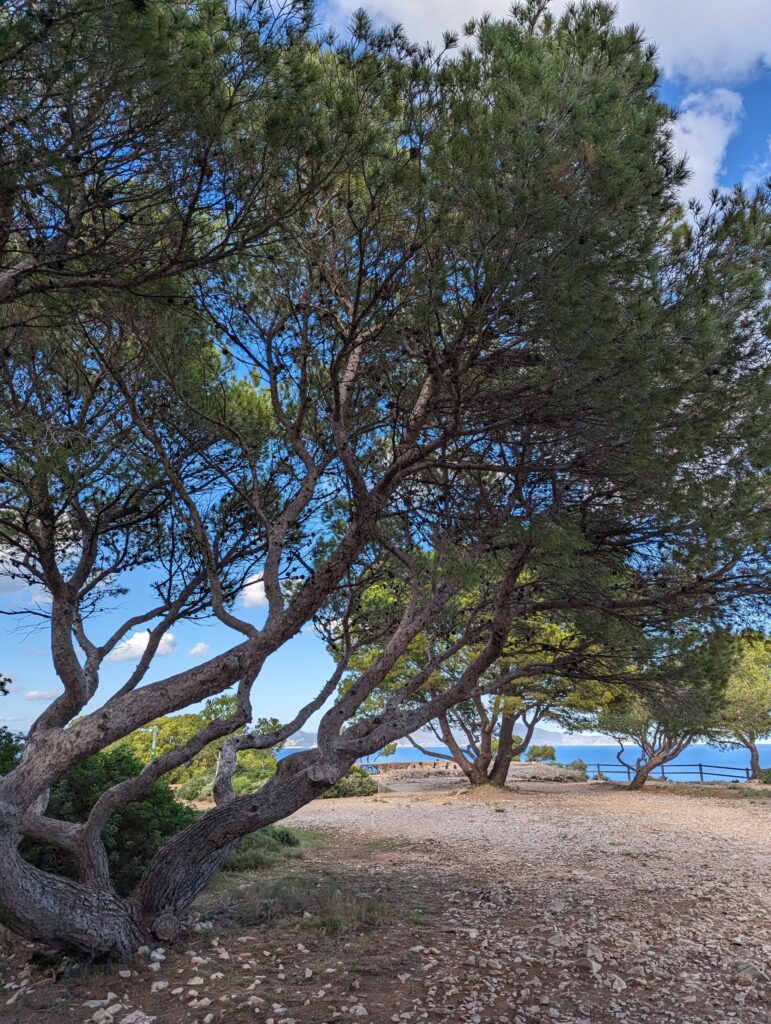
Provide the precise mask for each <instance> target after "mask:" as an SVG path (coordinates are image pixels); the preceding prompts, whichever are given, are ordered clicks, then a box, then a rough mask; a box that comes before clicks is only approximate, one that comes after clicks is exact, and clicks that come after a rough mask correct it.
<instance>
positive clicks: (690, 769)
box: [586, 762, 752, 782]
mask: <svg viewBox="0 0 771 1024" xmlns="http://www.w3.org/2000/svg"><path fill="white" fill-rule="evenodd" d="M586 770H587V773H588V774H589V775H590V776H591V777H593V778H595V779H596V778H603V777H606V776H609V775H623V776H626V778H627V779H628V780H629V781H630V782H631V781H632V779H633V778H634V775H635V770H634V768H630V767H629V766H628V765H620V764H619V763H618V762H616V763H615V764H613V763H611V764H600V763H596V764H587V766H586ZM683 775H689V776H696V775H698V777H699V782H707V781H709V779H717V778H721V779H730V780H731V781H733V782H745V781H747V780H748V779H750V778H752V772H751V771H750V769H749V768H734V767H732V766H731V765H726V764H667V765H664V764H662V765H660V766H659V767H658V768H654V770H653V771H652V772H651V774H650V776H649V778H651V779H663V780H664V781H665V782H695V781H696V780H695V779H694V778H688V779H684V778H682V776H683ZM677 776H680V778H678V777H677Z"/></svg>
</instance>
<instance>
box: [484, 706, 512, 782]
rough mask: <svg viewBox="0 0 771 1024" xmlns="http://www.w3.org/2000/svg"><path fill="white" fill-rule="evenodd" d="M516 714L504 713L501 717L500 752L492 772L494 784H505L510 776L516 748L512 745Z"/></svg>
mask: <svg viewBox="0 0 771 1024" xmlns="http://www.w3.org/2000/svg"><path fill="white" fill-rule="evenodd" d="M515 722H516V716H515V715H503V716H502V717H501V728H500V731H499V733H498V752H497V754H496V755H495V763H494V764H493V770H492V771H491V772H490V782H491V783H492V784H493V785H494V786H505V785H506V779H507V778H508V777H509V768H511V762H512V760H513V759H514V749H513V747H512V745H511V741H512V738H513V736H514V724H515Z"/></svg>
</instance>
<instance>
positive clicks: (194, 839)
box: [0, 751, 353, 958]
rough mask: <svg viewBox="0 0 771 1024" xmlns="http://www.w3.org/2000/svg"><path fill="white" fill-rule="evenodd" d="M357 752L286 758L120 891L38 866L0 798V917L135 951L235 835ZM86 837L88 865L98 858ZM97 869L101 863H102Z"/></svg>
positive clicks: (90, 947)
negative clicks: (126, 893)
mask: <svg viewBox="0 0 771 1024" xmlns="http://www.w3.org/2000/svg"><path fill="white" fill-rule="evenodd" d="M352 763H353V757H348V756H347V755H345V756H344V757H341V756H340V755H331V756H329V757H327V758H325V757H324V754H323V752H320V751H307V752H303V753H301V754H295V755H292V756H291V757H288V758H286V759H284V760H282V761H281V762H280V763H279V766H278V770H277V771H276V774H275V775H274V777H273V778H272V779H271V780H270V781H269V782H268V783H267V784H266V785H265V786H264V787H263V788H262V789H261V790H260V791H259V792H258V793H255V794H252V795H251V796H244V797H238V798H235V799H233V800H232V801H230V802H228V803H226V804H224V805H223V806H221V807H216V808H214V809H213V810H211V811H209V812H207V813H206V814H204V815H202V816H201V817H200V818H198V820H197V821H195V822H193V823H192V824H191V825H189V826H188V827H187V828H186V829H183V831H182V832H178V833H177V835H175V836H173V837H172V838H171V839H170V840H168V841H167V842H166V843H164V845H163V846H162V847H160V849H158V850H157V851H156V853H155V855H154V857H153V859H152V860H151V862H150V864H149V865H148V867H147V869H146V870H145V873H144V875H143V877H142V880H141V881H140V883H139V885H138V886H137V889H136V890H135V892H134V893H133V894H132V895H131V897H129V898H128V899H121V898H120V897H118V896H116V895H115V893H114V892H113V891H112V888H111V886H110V885H109V882H107V883H106V884H105V885H99V883H98V882H97V881H96V880H95V881H93V882H92V884H90V885H87V884H83V883H82V882H76V881H73V880H71V879H68V878H61V877H60V876H58V875H54V874H49V873H48V872H45V871H40V870H39V869H38V868H35V867H33V866H32V865H31V864H28V863H27V862H26V861H24V860H23V859H22V858H21V857H20V856H19V853H18V850H17V843H18V838H19V825H20V818H19V816H18V815H15V814H13V813H6V814H3V813H2V812H3V811H7V805H5V807H3V806H2V805H1V804H0V818H4V819H5V820H0V864H2V870H0V924H4V925H6V926H7V927H8V928H10V929H11V930H12V931H14V932H16V933H17V934H19V935H22V936H24V937H25V938H29V939H32V940H36V941H40V942H45V943H47V944H49V945H52V946H59V947H61V948H64V949H70V950H75V951H77V952H79V953H84V954H86V955H87V956H90V957H100V958H121V957H125V956H128V955H130V954H131V953H133V952H134V951H136V949H137V948H138V947H139V946H141V945H142V944H143V943H145V942H147V941H148V939H149V938H150V937H151V936H152V935H156V936H157V937H158V938H170V937H172V936H173V935H174V933H175V932H176V930H177V928H178V926H179V918H180V915H181V914H183V913H184V911H186V910H187V908H188V907H189V906H190V905H191V903H192V902H193V901H194V900H195V899H196V897H197V896H198V895H199V894H200V892H201V891H202V890H203V889H204V887H205V886H206V884H207V883H208V882H209V880H210V879H211V878H212V876H213V875H214V874H215V873H216V872H217V871H218V870H219V869H220V868H221V867H222V862H223V861H224V860H225V858H226V857H227V855H228V853H229V852H230V850H231V849H232V848H233V846H234V845H235V843H237V842H238V840H239V839H240V838H241V837H242V836H244V835H247V834H248V833H250V832H254V831H256V830H257V829H259V828H263V827H264V826H265V825H270V824H273V822H276V821H280V820H281V819H282V818H285V817H287V815H289V814H291V813H292V812H293V811H296V810H298V809H299V808H300V807H302V806H303V805H304V804H307V803H309V802H310V801H311V800H313V799H314V798H315V797H317V796H319V795H320V794H321V793H323V792H324V790H325V789H327V788H329V786H331V785H333V784H334V783H335V782H336V781H337V780H338V779H339V778H341V777H342V776H343V775H344V774H345V772H346V771H347V770H348V768H350V766H351V764H352ZM91 852H92V851H87V849H86V847H84V848H83V850H82V851H81V854H82V862H83V866H84V867H85V866H86V865H87V866H88V868H89V869H91V870H94V868H95V867H99V865H98V863H97V861H98V859H99V858H97V859H96V861H94V860H93V858H92V857H91V856H90V853H91ZM96 873H97V875H98V874H100V873H101V872H100V871H97V872H96Z"/></svg>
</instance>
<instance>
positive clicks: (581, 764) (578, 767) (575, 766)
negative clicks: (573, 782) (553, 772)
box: [565, 757, 589, 782]
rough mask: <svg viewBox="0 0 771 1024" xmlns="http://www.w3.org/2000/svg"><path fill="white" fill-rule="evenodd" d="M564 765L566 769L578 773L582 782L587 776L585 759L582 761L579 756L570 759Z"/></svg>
mask: <svg viewBox="0 0 771 1024" xmlns="http://www.w3.org/2000/svg"><path fill="white" fill-rule="evenodd" d="M565 767H566V768H567V769H568V771H571V772H575V773H576V775H580V776H581V778H582V779H583V780H584V782H586V780H587V779H588V778H589V773H588V772H587V770H586V761H582V760H581V758H580V757H577V758H575V759H574V760H573V761H570V762H569V763H568V764H566V765H565Z"/></svg>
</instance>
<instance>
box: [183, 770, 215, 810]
mask: <svg viewBox="0 0 771 1024" xmlns="http://www.w3.org/2000/svg"><path fill="white" fill-rule="evenodd" d="M213 786H214V771H209V772H200V773H199V774H198V775H193V777H192V778H190V779H188V780H187V781H186V782H183V783H182V785H181V786H177V790H176V794H177V797H178V798H179V799H180V800H189V801H190V802H191V803H192V802H193V801H194V800H208V799H211V795H212V787H213Z"/></svg>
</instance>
